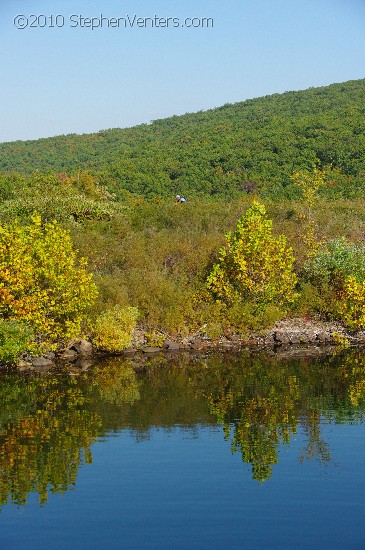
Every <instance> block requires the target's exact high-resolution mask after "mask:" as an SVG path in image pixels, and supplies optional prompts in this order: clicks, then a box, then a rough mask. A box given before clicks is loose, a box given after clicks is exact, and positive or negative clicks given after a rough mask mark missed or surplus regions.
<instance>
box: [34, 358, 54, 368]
mask: <svg viewBox="0 0 365 550" xmlns="http://www.w3.org/2000/svg"><path fill="white" fill-rule="evenodd" d="M31 362H32V365H33V367H37V368H39V367H41V368H43V367H47V368H52V367H55V366H56V365H55V364H54V362H53V361H52V360H51V359H47V357H32V359H31Z"/></svg>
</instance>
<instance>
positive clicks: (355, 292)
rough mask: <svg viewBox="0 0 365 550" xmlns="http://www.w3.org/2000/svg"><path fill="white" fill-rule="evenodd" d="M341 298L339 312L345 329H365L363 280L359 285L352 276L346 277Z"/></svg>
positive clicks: (364, 285) (364, 284)
mask: <svg viewBox="0 0 365 550" xmlns="http://www.w3.org/2000/svg"><path fill="white" fill-rule="evenodd" d="M341 298H342V299H341V302H340V306H339V312H340V314H341V315H342V316H343V320H344V321H345V323H346V325H347V327H348V328H349V329H351V330H357V329H362V328H365V280H363V281H361V282H360V283H359V282H358V281H357V280H356V278H355V277H354V276H350V277H347V278H346V279H345V282H344V290H343V294H342V296H341Z"/></svg>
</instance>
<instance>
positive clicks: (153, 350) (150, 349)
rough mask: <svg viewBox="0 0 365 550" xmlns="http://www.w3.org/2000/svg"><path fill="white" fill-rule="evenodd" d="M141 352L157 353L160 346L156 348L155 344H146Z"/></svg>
mask: <svg viewBox="0 0 365 550" xmlns="http://www.w3.org/2000/svg"><path fill="white" fill-rule="evenodd" d="M141 351H143V353H158V352H159V351H161V348H157V347H155V346H146V347H145V348H142V350H141Z"/></svg>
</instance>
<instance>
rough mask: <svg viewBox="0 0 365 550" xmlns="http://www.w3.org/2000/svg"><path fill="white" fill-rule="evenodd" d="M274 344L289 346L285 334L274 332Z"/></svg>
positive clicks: (288, 340)
mask: <svg viewBox="0 0 365 550" xmlns="http://www.w3.org/2000/svg"><path fill="white" fill-rule="evenodd" d="M274 340H275V342H280V343H281V344H289V342H290V339H289V336H288V334H287V333H286V332H281V331H279V330H278V331H276V332H274Z"/></svg>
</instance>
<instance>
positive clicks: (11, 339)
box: [0, 319, 33, 364]
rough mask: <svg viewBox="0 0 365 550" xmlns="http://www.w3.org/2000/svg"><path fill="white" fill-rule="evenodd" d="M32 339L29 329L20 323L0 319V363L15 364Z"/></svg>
mask: <svg viewBox="0 0 365 550" xmlns="http://www.w3.org/2000/svg"><path fill="white" fill-rule="evenodd" d="M32 337H33V334H32V331H31V330H30V328H29V327H27V326H25V325H23V324H22V323H17V322H16V321H4V320H3V319H0V361H2V362H3V363H9V364H12V363H15V362H16V360H17V359H18V358H19V356H20V355H21V354H22V353H24V352H25V351H27V349H28V347H29V345H30V342H31V340H32Z"/></svg>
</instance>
